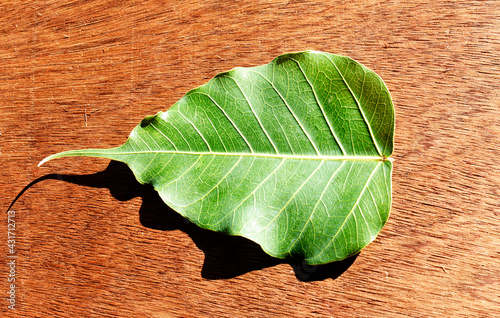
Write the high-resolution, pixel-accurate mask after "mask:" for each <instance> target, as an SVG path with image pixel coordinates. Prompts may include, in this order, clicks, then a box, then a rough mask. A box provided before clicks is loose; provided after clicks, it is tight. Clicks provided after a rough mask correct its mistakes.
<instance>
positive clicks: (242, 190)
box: [40, 52, 394, 264]
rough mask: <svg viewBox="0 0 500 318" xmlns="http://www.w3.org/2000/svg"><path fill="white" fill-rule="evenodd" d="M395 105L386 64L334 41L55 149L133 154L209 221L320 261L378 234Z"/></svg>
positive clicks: (160, 186)
mask: <svg viewBox="0 0 500 318" xmlns="http://www.w3.org/2000/svg"><path fill="white" fill-rule="evenodd" d="M393 135H394V107H393V105H392V101H391V97H390V94H389V92H388V90H387V88H386V86H385V84H384V83H383V81H382V80H381V79H380V77H379V76H378V75H376V74H375V73H374V72H373V71H370V70H368V69H367V68H366V67H364V66H362V65H361V64H359V63H357V62H355V61H354V60H352V59H350V58H347V57H343V56H337V55H332V54H328V53H323V52H300V53H292V54H285V55H282V56H279V57H277V58H276V59H274V60H273V61H272V62H271V63H269V64H267V65H263V66H258V67H252V68H235V69H233V70H231V71H229V72H225V73H222V74H219V75H217V76H216V77H215V78H213V79H212V80H210V81H209V82H208V83H207V84H205V85H203V86H201V87H198V88H195V89H193V90H191V91H190V92H188V93H187V94H186V95H185V96H184V97H183V98H182V99H180V100H179V101H178V102H177V103H175V104H174V105H173V106H172V107H171V108H170V109H169V110H168V111H167V112H159V113H158V114H157V115H155V116H149V117H146V118H145V119H144V120H143V121H142V122H141V123H140V125H138V126H137V127H136V128H135V129H134V130H133V131H132V133H131V134H130V137H129V139H128V140H127V142H126V143H125V144H124V145H122V146H120V147H117V148H113V149H106V150H98V149H87V150H73V151H67V152H63V153H59V154H55V155H52V156H50V157H48V158H46V159H44V160H43V161H42V162H41V163H40V164H42V163H44V162H46V161H47V160H50V159H53V158H58V157H64V156H95V157H106V158H110V159H113V160H117V161H122V162H124V163H126V164H127V165H128V166H129V167H130V168H131V169H132V171H133V172H134V174H135V176H136V178H137V180H138V181H139V182H141V183H149V184H152V185H153V187H154V188H155V189H156V190H157V191H158V193H159V194H160V196H161V198H162V199H163V200H164V201H165V202H166V203H167V204H168V205H169V206H170V207H172V208H173V209H174V210H176V211H177V212H179V213H180V214H181V215H183V216H184V217H186V218H188V219H189V220H190V221H192V222H194V223H196V224H197V225H199V226H200V227H203V228H206V229H211V230H214V231H220V232H225V233H228V234H231V235H241V236H244V237H247V238H249V239H251V240H253V241H255V242H257V243H258V244H260V245H261V246H262V248H263V249H264V251H266V252H267V253H268V254H270V255H272V256H275V257H279V258H285V257H299V258H303V259H305V261H306V262H307V263H309V264H323V263H328V262H332V261H338V260H342V259H344V258H346V257H348V256H350V255H352V254H355V253H357V252H359V251H360V250H361V249H362V248H363V247H364V246H366V245H367V244H368V243H370V242H371V241H373V240H374V239H375V237H376V236H377V234H378V233H379V232H380V230H381V229H382V226H383V225H384V224H385V222H386V221H387V218H388V216H389V210H390V206H391V172H392V163H391V160H388V157H389V156H390V155H391V154H392V151H393Z"/></svg>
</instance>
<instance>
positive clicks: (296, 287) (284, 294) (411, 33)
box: [0, 0, 500, 317]
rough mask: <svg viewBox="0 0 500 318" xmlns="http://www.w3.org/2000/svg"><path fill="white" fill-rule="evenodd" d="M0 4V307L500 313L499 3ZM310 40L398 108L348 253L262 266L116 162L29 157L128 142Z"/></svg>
mask: <svg viewBox="0 0 500 318" xmlns="http://www.w3.org/2000/svg"><path fill="white" fill-rule="evenodd" d="M0 9H1V10H0V12H1V14H0V114H1V121H0V133H1V135H0V151H1V154H0V189H1V195H0V199H1V205H0V206H1V207H2V223H1V224H2V225H1V227H2V229H1V230H0V234H1V235H0V246H1V249H0V251H2V252H1V253H2V255H1V257H2V259H3V261H2V262H3V265H2V266H1V267H0V279H1V283H0V294H1V295H2V299H1V302H0V314H1V315H2V317H6V316H8V317H13V316H16V315H17V316H19V317H277V316H286V317H329V316H339V317H444V316H446V317H451V316H453V317H492V316H494V313H496V310H498V308H499V307H500V296H499V295H500V286H499V281H500V229H499V221H500V204H499V203H500V202H499V194H500V191H499V188H500V186H499V185H500V169H499V164H500V159H499V155H500V146H499V144H500V129H499V124H500V111H499V104H500V93H499V92H500V81H499V79H500V76H499V74H500V55H499V52H500V22H499V21H500V20H499V19H500V1H486V0H484V1H483V0H476V1H431V0H415V1H398V0H391V1H377V0H367V1H299V0H295V1H294V0H284V1H267V0H260V1H194V0H190V1H152V0H151V1H126V0H123V1H104V0H102V1H101V0H96V1H53V0H52V1H32V2H29V3H26V2H25V1H2V4H0ZM306 49H315V50H322V51H327V52H330V53H336V54H342V55H348V56H350V57H352V58H354V59H356V60H358V61H359V62H361V63H363V64H364V65H366V66H367V67H369V68H371V69H373V70H374V71H376V72H377V73H378V74H379V75H380V76H381V77H382V78H383V79H384V80H385V82H386V84H387V86H388V87H389V90H390V91H391V93H392V96H393V99H394V104H395V107H396V119H397V120H396V140H395V145H396V148H395V149H396V150H395V153H394V155H393V157H394V158H395V162H394V173H393V198H394V199H393V206H392V211H391V217H390V219H389V221H388V223H387V225H386V226H385V227H384V229H383V230H382V232H381V234H380V236H379V237H378V238H377V239H376V241H375V242H374V243H372V244H370V245H369V246H368V247H367V248H366V249H364V250H363V251H362V252H361V253H360V254H359V255H358V256H357V257H356V258H354V259H350V260H347V261H345V262H341V263H334V264H331V265H326V266H320V267H305V266H301V265H300V264H295V263H293V262H288V261H280V260H275V259H272V258H270V257H268V256H266V255H265V254H264V253H263V252H262V251H261V250H260V249H259V247H258V246H255V245H254V244H252V243H250V242H249V241H247V240H245V239H240V238H234V237H226V236H224V235H220V234H214V233H212V232H208V231H204V230H200V229H198V228H196V227H195V226H193V225H190V224H187V223H186V222H185V221H184V220H183V219H182V218H181V217H179V216H178V215H177V214H176V213H175V212H172V211H171V210H169V209H168V208H167V207H166V206H165V205H164V204H163V203H162V201H161V200H160V199H159V198H158V196H157V195H156V194H155V192H154V191H152V190H151V189H150V188H149V187H145V186H140V185H138V184H137V182H135V180H134V179H133V177H132V176H131V174H130V173H129V172H128V169H127V168H126V167H124V166H123V165H120V164H117V163H114V162H112V163H110V162H109V161H108V160H103V159H92V158H67V159H60V160H57V161H53V162H50V163H48V164H47V165H44V166H43V167H41V168H38V167H37V164H38V162H39V161H40V160H41V159H42V158H44V157H45V156H47V155H49V154H52V153H55V152H58V151H63V150H69V149H76V148H87V147H112V146H118V145H120V144H122V143H123V142H124V141H125V140H126V138H127V137H128V134H129V133H130V131H131V130H132V129H133V128H134V126H135V125H137V124H138V123H139V122H140V120H141V119H142V118H143V117H145V116H146V115H151V114H155V113H156V112H157V111H159V110H166V109H167V108H168V107H169V106H170V105H172V104H173V103H174V102H175V101H177V100H178V99H179V98H180V97H181V96H183V95H184V94H185V93H186V92H187V91H188V90H190V89H191V88H194V87H196V86H199V85H201V84H203V83H205V82H206V81H208V80H209V79H210V78H211V77H213V76H214V75H215V74H217V73H219V72H221V71H225V70H229V69H231V68H233V67H236V66H255V65H260V64H264V63H267V62H269V61H270V60H271V59H272V58H273V57H275V56H277V55H279V54H281V53H285V52H290V51H301V50H306ZM18 195H19V196H18ZM17 196H18V199H17V201H15V202H14V199H15V198H16V197H17ZM13 202H14V204H13V206H12V207H11V210H12V211H15V219H14V220H15V222H16V229H15V235H16V236H15V251H14V252H15V254H14V256H16V257H17V258H15V268H14V269H15V279H16V280H15V291H14V293H13V294H14V295H15V300H16V303H15V308H16V309H15V311H12V310H9V309H8V308H7V306H8V305H9V303H8V301H7V297H9V295H10V294H8V292H9V291H10V285H9V284H10V283H8V281H7V280H8V278H9V277H8V276H9V271H10V268H9V265H8V262H9V261H11V260H12V258H9V256H11V255H10V254H9V252H8V248H7V235H8V233H7V226H8V225H7V222H8V221H7V218H8V214H7V210H8V207H9V205H11V203H13ZM11 294H12V293H11Z"/></svg>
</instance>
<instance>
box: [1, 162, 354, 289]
mask: <svg viewBox="0 0 500 318" xmlns="http://www.w3.org/2000/svg"><path fill="white" fill-rule="evenodd" d="M51 179H52V180H62V181H65V182H70V183H73V184H78V185H82V186H88V187H95V188H107V189H109V191H110V193H111V195H112V196H113V197H114V198H115V199H117V200H119V201H128V200H131V199H133V198H136V197H141V198H142V205H141V208H140V210H139V221H140V223H141V224H142V225H143V226H144V227H147V228H150V229H156V230H161V231H173V230H181V231H183V232H185V233H186V234H188V235H189V237H190V238H191V239H192V240H193V242H194V243H195V244H196V246H197V247H198V248H199V249H201V250H202V251H203V253H204V254H205V261H204V264H203V268H202V271H201V276H202V277H203V278H206V279H209V280H219V279H229V278H234V277H237V276H240V275H243V274H245V273H248V272H251V271H255V270H260V269H264V268H267V267H272V266H276V265H278V264H289V265H290V266H291V267H292V269H293V270H294V272H295V276H296V277H297V279H299V280H301V281H305V282H308V281H318V280H325V279H328V278H331V279H335V278H337V277H339V276H340V275H342V274H343V273H344V272H345V271H346V270H347V269H348V268H349V267H350V266H351V265H352V264H353V263H354V261H355V259H356V257H357V255H354V256H351V257H349V258H347V259H345V260H343V261H339V262H334V263H329V264H326V265H315V266H310V265H307V264H306V263H305V262H304V261H303V260H301V259H286V260H282V259H277V258H274V257H271V256H269V255H268V254H266V253H265V252H264V251H263V250H262V248H261V247H260V246H259V245H258V244H257V243H255V242H253V241H250V240H248V239H246V238H244V237H240V236H231V235H226V234H223V233H217V232H213V231H210V230H205V229H202V228H200V227H198V226H196V225H195V224H193V223H191V222H189V221H188V220H187V219H185V218H184V217H182V216H181V215H180V214H178V213H177V212H175V211H174V210H173V209H171V208H170V207H169V206H167V205H166V204H165V203H164V202H163V201H162V199H161V198H160V196H159V195H158V193H157V192H156V191H155V190H154V189H153V187H152V186H150V185H141V184H139V183H138V182H137V180H136V179H135V177H134V175H133V173H132V171H131V170H130V169H129V168H128V166H127V165H126V164H124V163H121V162H117V161H111V162H110V164H109V165H108V167H107V168H106V169H105V170H103V171H101V172H97V173H94V174H89V175H63V174H48V175H45V176H42V177H40V178H38V179H36V180H34V181H32V182H31V183H30V184H28V185H27V186H26V187H24V189H23V190H22V191H21V192H20V193H19V194H18V195H17V196H16V198H15V199H14V200H13V202H12V203H11V205H10V206H9V210H10V209H11V207H12V206H13V205H14V204H15V202H16V201H17V200H18V199H19V198H20V197H21V196H22V195H23V193H25V192H26V191H27V190H28V189H29V188H30V187H32V186H33V185H35V184H37V183H39V182H41V181H44V180H51Z"/></svg>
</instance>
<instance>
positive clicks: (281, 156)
mask: <svg viewBox="0 0 500 318" xmlns="http://www.w3.org/2000/svg"><path fill="white" fill-rule="evenodd" d="M109 150H113V149H109ZM158 153H164V154H176V155H196V156H232V157H260V158H276V159H304V160H348V161H358V160H360V161H386V160H392V158H386V157H380V156H324V155H310V156H305V155H293V154H290V155H286V154H266V153H255V152H254V153H251V152H248V153H244V152H241V153H240V152H227V153H226V152H193V151H170V150H147V151H126V152H119V153H114V152H111V151H98V152H85V153H81V154H82V155H84V156H85V155H87V156H88V155H92V154H94V155H97V154H100V155H113V156H116V155H120V156H128V155H141V154H158ZM73 155H78V154H77V153H76V152H75V154H73Z"/></svg>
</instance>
